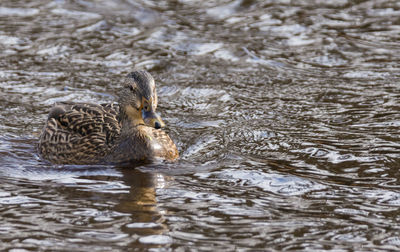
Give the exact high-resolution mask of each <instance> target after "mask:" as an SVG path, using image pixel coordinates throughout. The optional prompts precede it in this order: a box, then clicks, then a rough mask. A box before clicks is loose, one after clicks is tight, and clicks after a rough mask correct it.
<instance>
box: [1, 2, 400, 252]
mask: <svg viewBox="0 0 400 252" xmlns="http://www.w3.org/2000/svg"><path fill="white" fill-rule="evenodd" d="M399 41H400V2H399V1H394V0H393V1H389V0H386V1H384V0H382V1H380V0H370V1H362V0H357V1H351V0H330V1H323V0H314V1H312V0H303V1H301V0H296V1H289V0H280V1H278V0H270V1H253V0H236V1H228V0H227V1H212V0H209V1H195V0H176V1H155V0H154V1H151V0H141V1H133V0H115V1H106V0H96V1H95V0H93V1H89V0H87V1H85V0H74V1H73V0H71V1H67V0H65V1H64V0H54V1H50V0H39V1H28V0H19V1H11V0H8V1H1V2H0V250H2V251H25V250H27V251H31V250H41V251H132V250H134V249H135V248H136V249H137V248H139V249H140V248H141V249H152V251H165V250H177V251H185V250H189V249H191V250H196V249H198V250H204V251H220V250H221V251H222V250H225V251H227V250H228V251H231V250H241V249H259V250H276V251H281V250H297V251H301V250H309V251H315V250H318V251H324V250H335V251H389V250H399V249H400V216H399V213H400V210H399V207H400V181H399V178H400V173H399V167H400V156H399V155H400V139H399V138H400V137H399V129H400V115H399V108H400V102H399V98H400V86H399V80H400V64H399V63H400V43H399ZM135 67H136V68H145V69H147V70H148V71H150V72H151V74H152V75H153V76H154V77H155V79H156V82H157V85H158V92H159V103H160V104H159V109H158V110H159V112H160V114H161V115H162V117H163V119H164V121H165V122H166V124H167V131H168V132H169V134H170V135H171V137H172V138H173V139H174V140H175V142H176V143H177V145H178V148H179V150H180V153H181V158H180V160H179V162H177V163H175V164H153V165H146V166H141V167H137V168H136V169H122V168H119V167H108V166H93V167H92V166H78V167H77V166H52V165H49V164H47V163H45V162H43V161H41V160H40V159H39V157H38V156H37V154H36V151H35V145H36V142H37V138H38V135H39V133H40V130H41V128H42V126H43V123H44V121H45V118H46V115H47V113H48V111H49V109H50V107H51V106H52V104H53V103H54V102H57V101H76V102H78V101H79V102H82V101H87V102H95V103H101V102H110V101H113V100H114V99H115V97H114V96H113V94H114V93H115V92H116V91H117V90H118V89H119V87H120V86H121V81H122V78H123V76H125V75H126V74H127V73H128V72H130V71H131V70H132V69H133V68H135ZM13 249H21V250H13ZM23 249H25V250H23Z"/></svg>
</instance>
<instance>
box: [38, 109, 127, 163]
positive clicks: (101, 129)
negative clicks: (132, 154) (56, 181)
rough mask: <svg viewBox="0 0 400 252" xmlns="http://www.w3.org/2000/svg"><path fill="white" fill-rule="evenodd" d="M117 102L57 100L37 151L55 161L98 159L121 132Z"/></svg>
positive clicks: (93, 161)
mask: <svg viewBox="0 0 400 252" xmlns="http://www.w3.org/2000/svg"><path fill="white" fill-rule="evenodd" d="M118 114H119V106H118V105H117V104H101V105H98V104H89V103H58V104H56V105H55V106H54V107H53V108H52V110H51V111H50V113H49V116H48V119H47V122H46V125H45V127H44V128H43V130H42V134H41V136H40V139H39V145H38V150H39V153H40V154H41V155H42V157H44V158H45V159H47V160H49V161H51V162H52V163H56V164H63V163H69V164H90V163H97V162H99V161H101V159H102V157H104V156H105V155H106V154H107V153H108V152H109V151H110V150H111V148H112V146H113V145H114V144H115V140H116V139H117V138H118V137H119V135H120V132H121V125H120V123H119V120H118Z"/></svg>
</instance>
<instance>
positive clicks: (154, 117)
mask: <svg viewBox="0 0 400 252" xmlns="http://www.w3.org/2000/svg"><path fill="white" fill-rule="evenodd" d="M142 117H143V121H144V123H145V124H146V125H147V126H149V127H153V128H156V129H161V128H162V127H164V126H165V123H164V122H163V120H162V119H161V117H160V116H159V115H158V114H157V113H156V112H154V111H144V110H142Z"/></svg>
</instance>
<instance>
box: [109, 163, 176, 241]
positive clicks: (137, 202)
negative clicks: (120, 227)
mask: <svg viewBox="0 0 400 252" xmlns="http://www.w3.org/2000/svg"><path fill="white" fill-rule="evenodd" d="M120 171H121V173H122V174H123V178H122V180H123V181H124V182H125V184H126V185H127V186H129V187H130V189H129V194H125V195H124V196H123V197H122V198H121V199H120V200H119V203H118V204H117V205H116V206H115V210H116V211H118V212H121V213H129V214H131V218H132V223H130V224H128V225H126V230H124V231H125V232H127V233H131V234H137V235H154V234H162V233H164V232H165V231H167V226H166V225H165V224H164V217H163V213H162V212H161V211H160V210H159V209H158V208H157V198H156V190H157V189H159V188H163V187H164V186H165V184H166V182H167V180H168V179H169V177H167V176H166V175H163V174H160V173H146V172H141V171H139V170H137V169H127V168H121V170H120Z"/></svg>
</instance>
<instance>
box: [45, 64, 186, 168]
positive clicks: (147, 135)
mask: <svg viewBox="0 0 400 252" xmlns="http://www.w3.org/2000/svg"><path fill="white" fill-rule="evenodd" d="M156 108H157V93H156V88H155V84H154V79H153V77H152V76H151V75H150V74H149V73H148V72H146V71H135V72H132V73H130V74H128V76H127V78H126V81H125V84H124V86H123V88H122V90H121V91H120V93H119V99H118V104H101V105H97V104H90V103H75V104H68V103H60V104H56V106H55V107H53V108H52V109H51V111H50V113H49V116H48V119H47V122H46V125H45V127H44V128H43V131H42V134H41V136H40V139H39V145H38V151H39V153H40V155H41V156H42V157H43V158H44V159H47V160H49V161H50V162H52V163H55V164H99V163H105V164H110V163H111V164H116V163H132V162H137V161H149V160H153V159H157V158H160V159H165V160H171V161H172V160H175V159H177V158H178V156H179V154H178V150H177V149H176V146H175V144H174V142H173V141H172V140H171V138H169V136H168V135H167V134H166V133H165V132H164V131H162V130H161V127H163V126H164V123H163V121H162V120H161V118H160V117H159V116H158V115H157V114H156V112H155V111H156Z"/></svg>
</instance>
